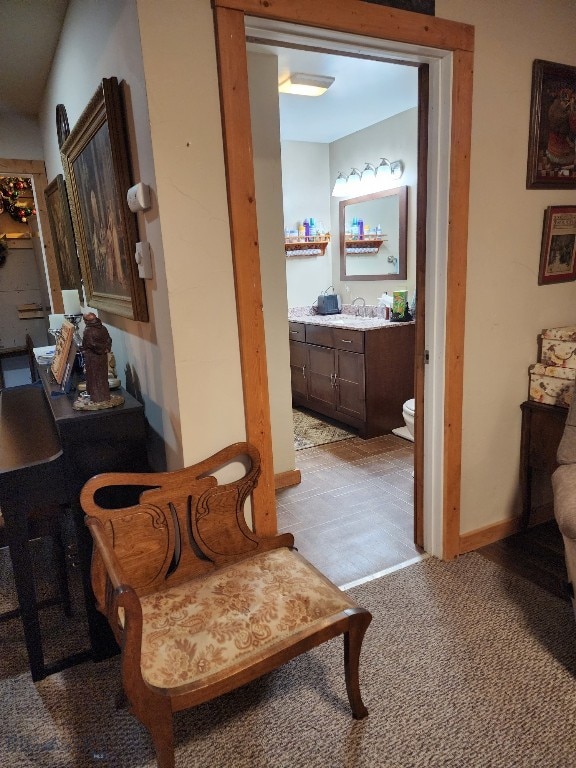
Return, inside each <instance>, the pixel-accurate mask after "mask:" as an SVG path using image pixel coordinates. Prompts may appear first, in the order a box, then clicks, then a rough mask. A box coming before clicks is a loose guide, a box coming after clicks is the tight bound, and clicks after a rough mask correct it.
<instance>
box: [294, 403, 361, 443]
mask: <svg viewBox="0 0 576 768" xmlns="http://www.w3.org/2000/svg"><path fill="white" fill-rule="evenodd" d="M292 416H293V419H294V450H296V451H301V450H302V449H303V448H313V447H314V446H315V445H324V444H325V443H335V442H337V441H338V440H348V439H349V438H351V437H356V431H355V430H353V429H351V428H350V429H347V428H346V427H344V426H342V425H341V424H338V423H336V422H334V421H332V420H331V419H328V418H319V417H317V416H313V415H312V414H311V413H309V412H308V411H305V410H301V409H300V408H293V409H292Z"/></svg>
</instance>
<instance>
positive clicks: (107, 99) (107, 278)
mask: <svg viewBox="0 0 576 768" xmlns="http://www.w3.org/2000/svg"><path fill="white" fill-rule="evenodd" d="M128 152H129V147H128V138H127V131H126V126H125V122H124V113H123V106H122V94H121V90H120V85H119V83H118V80H117V79H116V78H115V77H113V78H105V79H104V80H102V83H101V85H100V87H99V88H98V90H97V91H96V93H95V94H94V96H93V97H92V99H91V101H90V103H89V104H88V106H87V107H86V109H85V110H84V112H83V113H82V115H81V116H80V118H79V120H78V122H77V123H76V125H75V126H74V128H73V129H72V131H71V132H70V135H69V136H68V138H67V139H66V141H65V142H64V144H63V145H62V161H63V164H64V170H65V175H66V185H67V187H68V195H69V199H70V207H71V211H72V220H73V222H74V232H75V235H76V243H77V246H78V254H79V257H80V265H81V268H82V277H83V279H84V291H85V293H86V302H87V304H88V305H89V306H91V307H95V308H96V309H102V310H105V311H106V312H111V313H112V314H115V315H121V316H122V317H127V318H130V319H132V320H141V321H147V320H148V309H147V306H146V289H145V286H144V281H143V280H142V279H141V278H140V277H139V276H138V268H137V265H136V262H135V260H134V252H135V248H136V241H137V240H138V231H137V225H136V217H135V214H133V213H132V212H131V211H130V209H129V208H128V203H127V201H126V192H127V190H128V189H129V188H130V187H131V186H132V184H131V180H130V167H129V162H128V157H129V155H128Z"/></svg>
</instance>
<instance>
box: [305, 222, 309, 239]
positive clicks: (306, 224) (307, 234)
mask: <svg viewBox="0 0 576 768" xmlns="http://www.w3.org/2000/svg"><path fill="white" fill-rule="evenodd" d="M304 236H305V237H310V222H309V221H308V219H304Z"/></svg>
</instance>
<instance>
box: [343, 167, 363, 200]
mask: <svg viewBox="0 0 576 768" xmlns="http://www.w3.org/2000/svg"><path fill="white" fill-rule="evenodd" d="M361 185H362V174H361V173H360V171H359V170H358V168H352V170H351V171H350V175H349V176H348V179H347V181H346V197H356V196H357V195H361V194H362V189H361Z"/></svg>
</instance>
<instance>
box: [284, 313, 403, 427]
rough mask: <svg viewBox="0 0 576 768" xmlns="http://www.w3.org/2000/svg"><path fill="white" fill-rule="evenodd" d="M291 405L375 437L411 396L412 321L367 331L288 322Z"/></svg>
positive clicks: (397, 423)
mask: <svg viewBox="0 0 576 768" xmlns="http://www.w3.org/2000/svg"><path fill="white" fill-rule="evenodd" d="M289 333H290V370H291V379H292V402H293V404H294V405H297V406H298V405H300V406H304V407H306V408H309V409H310V410H312V411H316V412H317V413H321V414H324V415H325V416H329V417H331V418H333V419H336V420H338V421H341V422H344V423H345V424H349V425H350V426H353V427H356V428H357V429H358V431H359V434H360V436H361V437H364V438H368V437H376V436H377V435H382V434H385V433H387V432H390V431H391V430H392V429H394V428H395V427H401V426H402V425H403V423H404V420H403V418H402V405H403V404H404V403H405V402H406V400H409V399H410V398H411V397H414V323H398V324H390V325H386V326H385V327H381V328H373V329H370V330H351V329H345V328H341V327H338V326H337V325H334V326H331V325H314V324H313V323H305V322H290V323H289Z"/></svg>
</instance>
